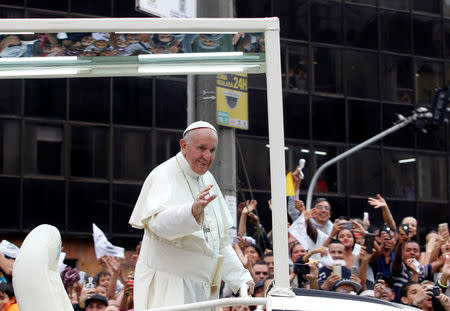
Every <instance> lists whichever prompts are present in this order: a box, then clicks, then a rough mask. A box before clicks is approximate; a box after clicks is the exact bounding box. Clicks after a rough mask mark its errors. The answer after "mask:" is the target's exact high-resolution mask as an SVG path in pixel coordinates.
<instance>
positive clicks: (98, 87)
mask: <svg viewBox="0 0 450 311" xmlns="http://www.w3.org/2000/svg"><path fill="white" fill-rule="evenodd" d="M69 81H70V114H69V115H70V119H71V120H80V121H91V122H101V123H109V120H110V119H109V114H110V113H109V106H110V93H111V92H110V79H109V78H94V79H70V80H69Z"/></svg>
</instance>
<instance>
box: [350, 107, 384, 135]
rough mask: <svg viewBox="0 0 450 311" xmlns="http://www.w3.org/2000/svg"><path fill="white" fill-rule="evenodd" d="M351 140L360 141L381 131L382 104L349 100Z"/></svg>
mask: <svg viewBox="0 0 450 311" xmlns="http://www.w3.org/2000/svg"><path fill="white" fill-rule="evenodd" d="M348 122H349V130H348V135H349V140H350V142H352V143H360V142H362V141H364V140H367V139H369V138H371V137H372V136H375V135H376V134H378V133H379V132H380V104H379V103H377V102H363V101H356V100H349V101H348Z"/></svg>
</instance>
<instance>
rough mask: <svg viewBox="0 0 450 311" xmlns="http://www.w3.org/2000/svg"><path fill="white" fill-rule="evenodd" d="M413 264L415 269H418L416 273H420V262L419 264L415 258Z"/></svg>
mask: <svg viewBox="0 0 450 311" xmlns="http://www.w3.org/2000/svg"><path fill="white" fill-rule="evenodd" d="M412 264H413V266H414V269H416V271H417V272H419V268H420V262H418V261H417V259H415V258H414V259H413V262H412Z"/></svg>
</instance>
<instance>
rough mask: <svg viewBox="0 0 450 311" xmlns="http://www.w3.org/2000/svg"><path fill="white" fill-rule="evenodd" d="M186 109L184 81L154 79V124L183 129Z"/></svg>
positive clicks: (185, 120)
mask: <svg viewBox="0 0 450 311" xmlns="http://www.w3.org/2000/svg"><path fill="white" fill-rule="evenodd" d="M168 94H170V100H168ZM186 111H187V90H186V82H179V81H169V80H160V79H158V80H155V114H156V126H158V127H165V128H178V129H184V128H185V127H186V123H187V119H186Z"/></svg>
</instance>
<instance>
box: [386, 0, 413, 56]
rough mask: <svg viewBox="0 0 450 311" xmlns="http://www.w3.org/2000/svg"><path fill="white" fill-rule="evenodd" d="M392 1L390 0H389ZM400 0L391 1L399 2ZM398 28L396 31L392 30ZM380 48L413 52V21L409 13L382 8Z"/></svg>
mask: <svg viewBox="0 0 450 311" xmlns="http://www.w3.org/2000/svg"><path fill="white" fill-rule="evenodd" d="M389 1H390V0H389ZM397 2H398V1H390V3H397ZM392 29H396V31H392ZM380 31H381V33H382V34H383V35H382V36H381V37H380V48H381V49H382V50H389V51H395V52H401V53H409V52H411V21H410V14H409V13H401V12H394V11H387V10H380Z"/></svg>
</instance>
